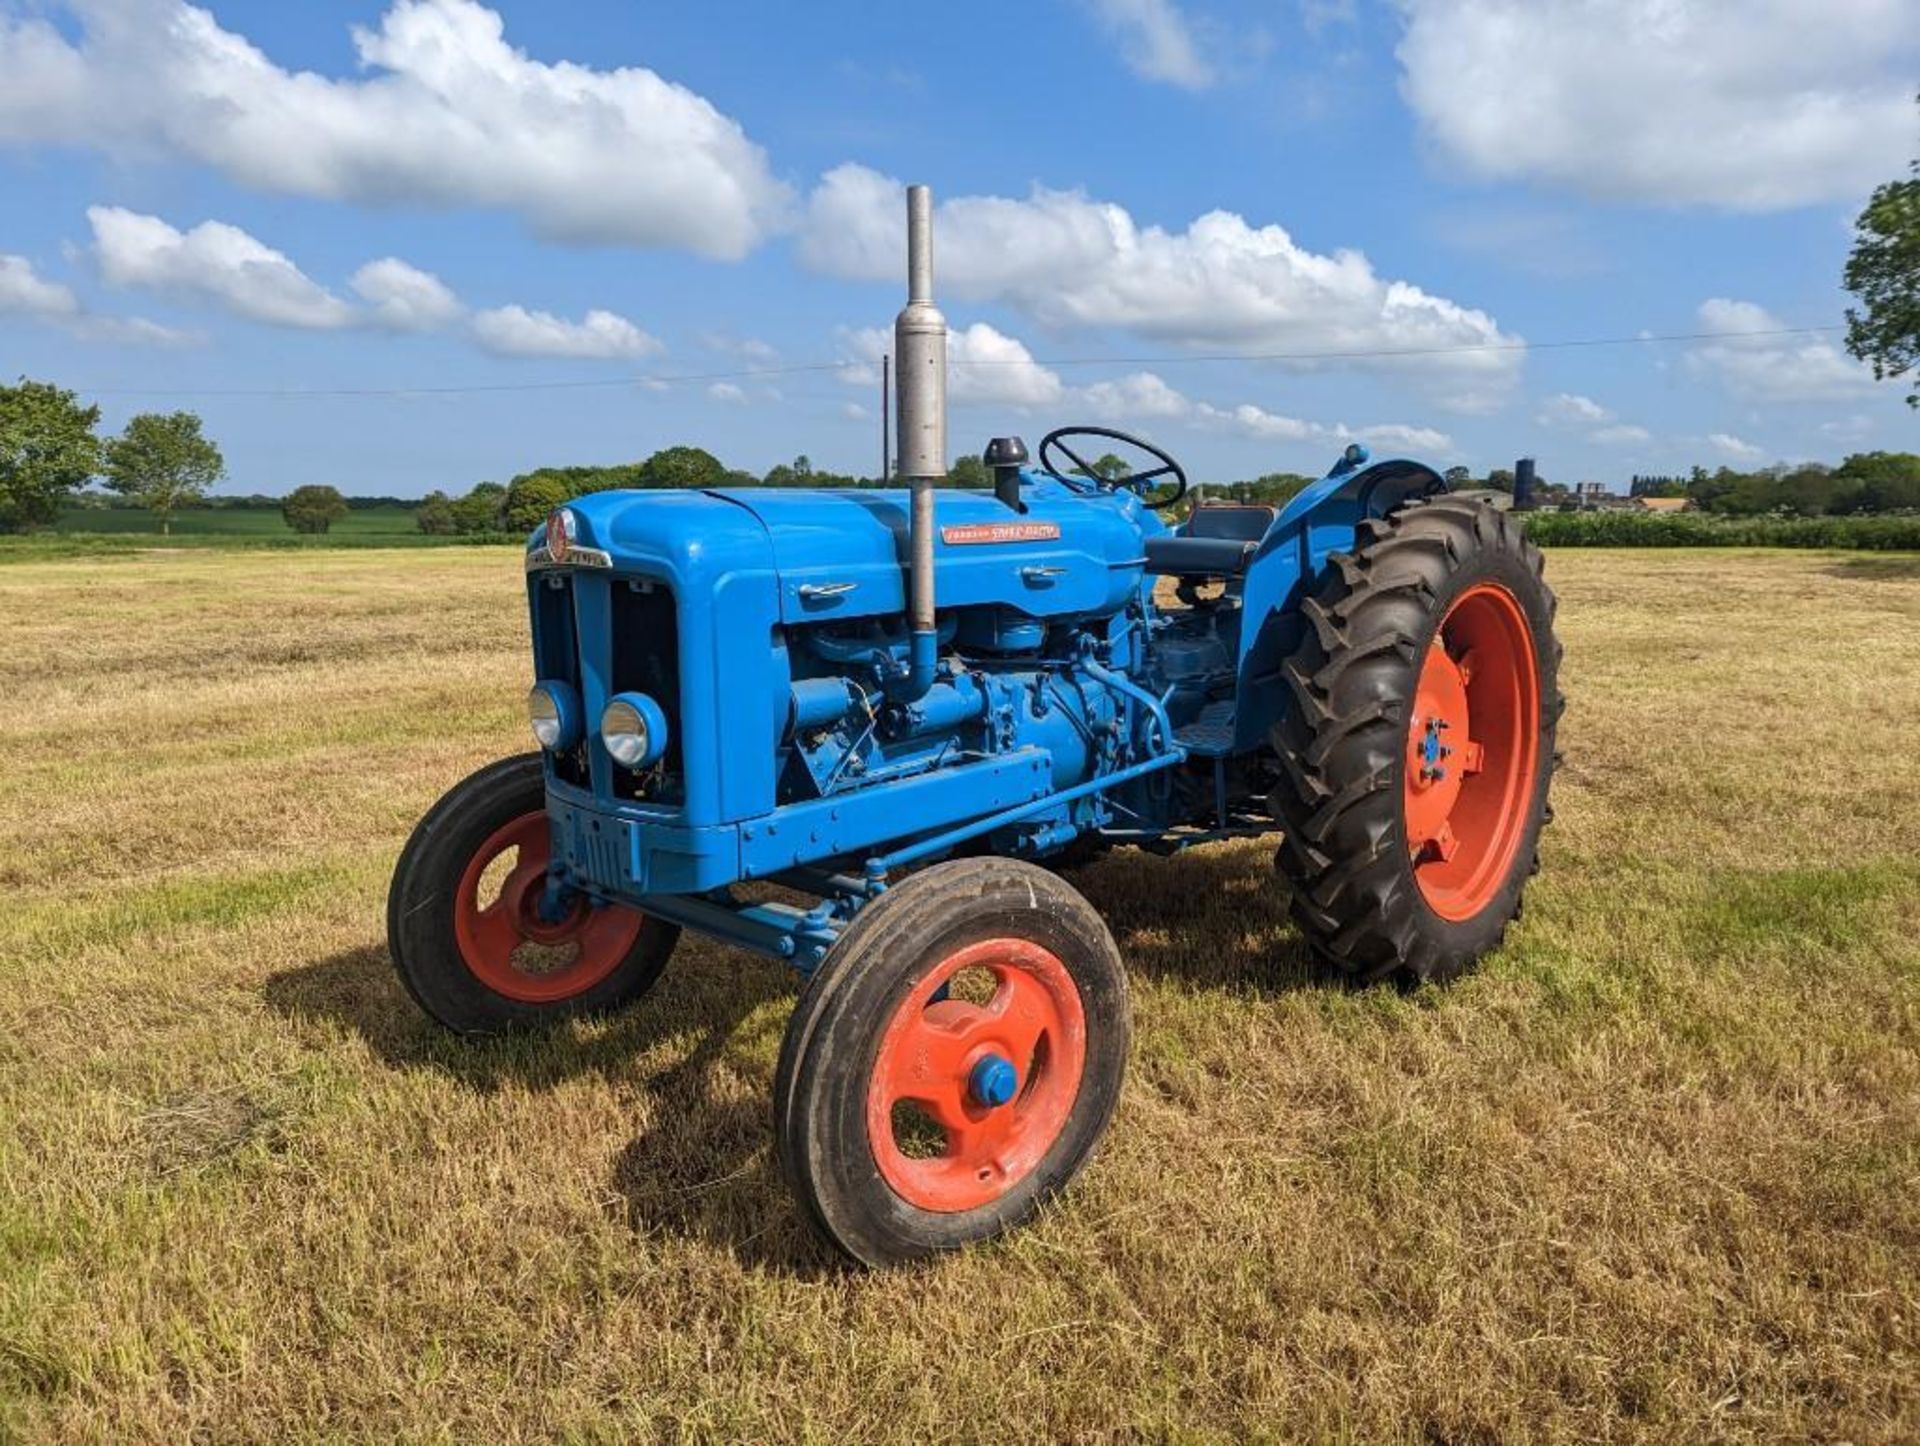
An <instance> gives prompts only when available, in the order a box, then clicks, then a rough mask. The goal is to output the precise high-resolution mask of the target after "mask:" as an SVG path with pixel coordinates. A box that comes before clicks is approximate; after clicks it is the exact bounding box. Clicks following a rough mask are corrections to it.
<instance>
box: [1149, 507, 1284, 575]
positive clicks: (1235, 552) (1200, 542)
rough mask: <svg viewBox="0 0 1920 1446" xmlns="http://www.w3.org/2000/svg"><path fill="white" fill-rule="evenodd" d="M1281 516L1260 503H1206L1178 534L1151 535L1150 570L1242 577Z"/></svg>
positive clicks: (1195, 509) (1196, 509)
mask: <svg viewBox="0 0 1920 1446" xmlns="http://www.w3.org/2000/svg"><path fill="white" fill-rule="evenodd" d="M1278 515H1279V513H1278V510H1277V509H1275V508H1272V507H1268V506H1266V505H1264V504H1261V503H1242V502H1215V503H1202V504H1201V505H1200V506H1198V507H1196V508H1194V509H1193V515H1192V516H1191V517H1189V518H1188V519H1187V521H1186V524H1185V525H1184V526H1183V527H1181V529H1180V530H1179V531H1178V532H1175V533H1171V534H1169V535H1168V536H1166V537H1149V538H1148V539H1147V570H1148V571H1149V572H1157V573H1162V574H1165V575H1167V576H1170V577H1238V576H1240V574H1241V573H1243V572H1245V571H1246V570H1247V564H1248V563H1249V562H1251V561H1253V555H1254V553H1255V552H1257V551H1258V550H1259V548H1260V542H1261V539H1262V538H1264V537H1265V536H1266V535H1267V529H1268V528H1269V527H1271V526H1273V519H1274V518H1275V517H1276V516H1278Z"/></svg>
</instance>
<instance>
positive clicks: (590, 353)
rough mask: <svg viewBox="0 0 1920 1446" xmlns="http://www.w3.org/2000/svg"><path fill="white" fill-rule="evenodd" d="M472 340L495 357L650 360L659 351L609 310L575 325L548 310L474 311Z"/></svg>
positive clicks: (656, 343) (595, 312)
mask: <svg viewBox="0 0 1920 1446" xmlns="http://www.w3.org/2000/svg"><path fill="white" fill-rule="evenodd" d="M473 335H474V339H475V340H476V341H478V342H479V343H480V345H481V346H482V347H484V348H485V349H486V350H488V351H490V352H492V353H494V354H495V355H496V356H540V357H582V358H588V359H592V360H600V361H607V360H615V359H619V358H629V357H643V356H649V355H651V354H653V353H654V352H657V351H660V350H662V349H663V348H662V346H661V344H660V342H659V341H658V340H657V339H655V338H654V337H651V336H648V335H647V333H646V332H644V331H642V330H640V328H639V327H637V326H635V325H634V324H633V323H632V322H630V321H628V320H627V319H626V318H625V317H624V316H618V315H616V314H615V313H613V312H611V311H601V310H598V309H596V310H593V311H589V312H588V313H587V314H586V316H585V318H584V319H583V320H580V321H568V320H566V319H565V318H563V317H558V316H555V315H554V314H553V313H552V312H550V311H529V310H528V309H527V308H526V307H524V306H499V307H495V308H493V309H492V310H491V311H481V312H476V313H475V314H474V318H473Z"/></svg>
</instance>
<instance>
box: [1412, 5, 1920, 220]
mask: <svg viewBox="0 0 1920 1446" xmlns="http://www.w3.org/2000/svg"><path fill="white" fill-rule="evenodd" d="M1399 3H1400V7H1401V9H1402V11H1403V12H1404V14H1405V17H1406V33H1405V35H1404V36H1403V38H1402V39H1401V42H1400V46H1399V52H1398V53H1399V58H1400V62H1401V65H1402V67H1403V69H1404V76H1403V79H1402V82H1401V90H1402V92H1403V94H1404V95H1405V97H1406V100H1407V102H1408V104H1409V105H1410V106H1411V107H1412V109H1413V111H1414V114H1415V116H1416V117H1417V118H1418V120H1419V123H1420V125H1421V127H1422V129H1423V130H1424V132H1425V134H1426V136H1427V137H1428V138H1429V139H1430V140H1431V141H1433V142H1434V143H1435V144H1436V145H1437V146H1438V147H1439V149H1440V150H1441V152H1442V153H1444V154H1445V155H1446V156H1448V157H1450V158H1451V159H1452V160H1454V161H1456V162H1457V163H1459V164H1460V165H1461V166H1462V167H1463V168H1464V169H1465V170H1467V171H1468V172H1469V173H1471V174H1473V175H1476V176H1480V177H1484V178H1487V179H1490V180H1538V181H1546V182H1549V183H1552V184H1557V185H1561V186H1566V187H1569V188H1571V189H1573V190H1576V191H1579V192H1582V193H1584V194H1587V195H1590V196H1595V197H1598V198H1600V199H1604V200H1611V201H1623V200H1624V201H1641V202H1653V203H1659V204H1670V205H1709V206H1718V207H1726V208H1730V209H1736V210H1772V209H1778V208H1781V207H1788V206H1799V205H1806V204H1810V203H1814V202H1820V201H1836V200H1837V201H1851V200H1854V199H1857V198H1858V197H1860V196H1861V195H1862V194H1863V193H1864V192H1865V191H1866V190H1867V189H1868V188H1869V187H1871V186H1872V185H1874V184H1875V183H1877V182H1879V181H1882V180H1885V179H1886V178H1887V177H1888V176H1891V175H1896V174H1898V173H1899V171H1900V170H1901V168H1902V167H1903V166H1904V164H1905V162H1906V161H1907V159H1908V156H1909V145H1910V143H1911V140H1912V133H1913V75H1914V72H1915V69H1916V65H1917V64H1920V6H1916V5H1915V4H1914V3H1913V0H1824V3H1821V4H1817V5H1816V4H1809V3H1807V0H1399Z"/></svg>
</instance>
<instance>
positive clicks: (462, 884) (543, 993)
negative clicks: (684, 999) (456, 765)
mask: <svg viewBox="0 0 1920 1446" xmlns="http://www.w3.org/2000/svg"><path fill="white" fill-rule="evenodd" d="M510 854H511V855H512V856H513V857H512V861H511V863H510V864H509V863H507V862H506V860H507V858H508V856H509V855H510ZM546 863H547V816H546V780H545V777H544V774H543V772H542V769H541V762H540V755H539V754H537V753H529V754H522V755H521V756H519V757H516V758H506V759H502V760H501V761H500V762H498V763H495V764H491V765H490V766H488V767H486V768H483V769H481V770H480V771H479V772H478V773H475V774H473V775H472V776H471V777H468V778H465V779H463V780H462V781H461V782H459V783H457V784H455V785H454V786H453V787H452V788H451V789H449V790H448V792H447V793H446V795H445V796H444V797H443V798H441V800H440V801H439V802H438V803H436V804H435V805H434V806H433V807H432V808H431V809H429V810H428V811H427V815H426V817H425V818H423V819H421V820H420V823H419V825H418V827H416V828H415V829H414V831H413V837H411V838H410V839H408V840H407V846H406V848H405V849H404V850H402V851H401V854H400V861H399V863H398V864H396V865H395V867H394V871H393V884H392V887H391V888H390V889H389V890H388V893H387V949H388V952H389V953H390V954H391V955H392V956H393V964H394V968H395V969H396V970H398V971H399V974H400V981H401V983H403V984H404V985H405V986H406V989H407V992H408V993H409V994H411V995H412V996H413V998H414V1001H415V1002H416V1003H417V1004H419V1006H420V1007H421V1008H422V1009H424V1010H425V1011H426V1012H427V1013H428V1014H429V1015H431V1016H432V1017H433V1018H434V1019H435V1020H437V1021H439V1022H440V1023H441V1024H443V1025H445V1026H446V1027H447V1028H448V1029H451V1030H453V1031H454V1032H455V1033H457V1034H475V1035H484V1034H502V1033H505V1032H508V1031H510V1030H515V1029H524V1028H527V1027H529V1026H534V1025H543V1024H549V1023H551V1022H553V1021H555V1020H558V1019H564V1018H570V1017H572V1016H575V1015H580V1014H597V1013H601V1012H603V1011H606V1010H610V1009H617V1008H618V1007H620V1006H621V1005H623V1004H628V1003H631V1002H632V1001H633V1000H635V999H638V998H639V997H640V996H641V995H643V994H645V993H646V992H647V991H648V990H649V989H651V988H652V987H653V986H654V983H655V982H656V981H657V980H658V979H659V978H660V975H661V973H662V972H663V971H664V970H665V969H666V967H667V960H668V959H669V958H670V957H671V956H672V954H673V949H674V945H675V944H676V943H677V942H678V941H679V938H680V929H679V927H678V926H677V925H674V924H668V923H665V922H663V921H662V920H659V919H655V918H653V917H651V916H649V915H646V914H642V913H640V912H639V911H638V910H636V909H629V908H624V907H621V906H618V905H596V904H593V903H591V902H589V901H587V900H586V899H578V900H575V901H574V904H573V906H572V908H571V910H570V911H569V912H568V913H567V914H566V915H565V916H564V917H562V918H560V919H557V920H554V921H552V922H548V921H546V920H544V919H542V918H541V917H540V916H539V912H538V908H539V899H540V894H541V893H542V891H543V889H544V884H545V876H546ZM494 875H499V876H503V877H501V879H500V882H499V887H498V893H497V897H495V898H493V899H491V900H487V899H483V898H482V897H481V896H480V894H481V889H482V888H483V886H485V885H487V884H488V883H490V882H491V880H492V876H494Z"/></svg>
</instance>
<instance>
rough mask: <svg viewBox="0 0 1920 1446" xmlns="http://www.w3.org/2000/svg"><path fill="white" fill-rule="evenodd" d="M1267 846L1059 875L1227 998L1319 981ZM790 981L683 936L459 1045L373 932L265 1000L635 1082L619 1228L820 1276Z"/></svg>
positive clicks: (823, 1255)
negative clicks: (603, 1009) (645, 959)
mask: <svg viewBox="0 0 1920 1446" xmlns="http://www.w3.org/2000/svg"><path fill="white" fill-rule="evenodd" d="M1271 855H1272V842H1271V841H1270V840H1263V841H1260V842H1257V843H1252V844H1237V845H1214V846H1209V847H1205V848H1201V849H1196V850H1192V851H1190V852H1187V853H1184V854H1181V855H1178V856H1177V857H1174V858H1159V857H1155V856H1153V855H1151V854H1144V853H1141V852H1139V851H1137V850H1132V849H1122V850H1117V851H1115V852H1114V853H1113V854H1110V855H1108V856H1107V857H1105V858H1103V859H1101V860H1100V861H1098V862H1097V863H1094V864H1091V865H1088V866H1085V867H1083V868H1079V869H1076V870H1074V871H1072V872H1071V873H1069V874H1068V875H1066V877H1067V878H1068V879H1069V880H1070V881H1071V882H1072V883H1073V885H1074V886H1075V887H1076V888H1078V889H1079V890H1080V891H1081V892H1082V893H1084V894H1085V895H1086V896H1087V898H1088V900H1089V901H1090V902H1091V903H1092V904H1093V906H1094V907H1095V908H1096V909H1098V910H1099V911H1100V913H1101V915H1102V916H1103V917H1104V918H1105V919H1106V920H1107V922H1108V925H1109V927H1110V928H1111V929H1112V930H1113V935H1114V939H1115V941H1116V942H1117V943H1118V944H1119V946H1120V951H1121V954H1122V956H1123V957H1124V958H1125V959H1126V961H1127V966H1128V969H1129V971H1130V972H1132V973H1134V974H1135V975H1136V976H1137V977H1141V978H1143V979H1146V980H1151V981H1167V982H1172V983H1178V984H1180V985H1182V986H1184V987H1187V988H1200V989H1210V990H1218V991H1220V992H1222V993H1227V994H1247V993H1268V992H1281V991H1287V990H1293V989H1301V988H1323V987H1328V986H1329V983H1330V981H1329V977H1328V975H1327V974H1326V972H1325V971H1323V970H1322V969H1321V968H1320V967H1319V966H1318V965H1317V964H1316V963H1315V962H1314V961H1313V959H1312V957H1311V955H1310V954H1309V952H1308V950H1307V948H1306V945H1305V943H1304V942H1303V941H1302V940H1301V938H1300V936H1299V934H1298V933H1297V932H1296V931H1295V930H1294V929H1293V927H1292V926H1291V925H1290V924H1289V923H1288V922H1287V917H1286V895H1285V892H1284V890H1283V889H1282V887H1281V885H1280V882H1279V880H1278V878H1277V877H1276V876H1275V875H1274V873H1273V869H1272V865H1271V862H1270V860H1271ZM793 989H794V986H793V982H792V980H791V978H790V977H789V976H788V975H787V974H786V972H785V970H784V969H782V968H781V967H780V966H778V965H776V964H773V963H771V962H769V961H766V960H761V959H757V958H755V957H753V956H751V955H748V954H745V953H742V952H740V951H737V950H732V949H727V948H725V947H723V946H721V945H719V944H715V943H712V942H710V941H707V940H702V939H695V938H691V937H688V938H684V939H683V940H682V942H681V945H680V948H679V950H678V951H677V953H676V954H675V956H674V960H673V963H672V964H671V966H669V968H668V970H667V972H666V974H665V976H664V977H663V978H662V980H661V982H660V984H659V985H658V986H657V987H656V988H655V990H654V991H653V993H652V994H650V995H648V996H647V997H646V998H645V999H643V1000H640V1001H639V1002H638V1003H636V1004H634V1005H632V1006H631V1007H630V1008H628V1009H626V1010H623V1011H622V1012H620V1013H618V1014H615V1015H612V1016H610V1017H608V1018H607V1019H605V1020H601V1021H594V1022H588V1023H578V1024H563V1025H560V1026H559V1027H557V1028H555V1029H553V1030H550V1031H547V1032H544V1033H532V1034H525V1035H519V1036H515V1037H511V1038H505V1039H494V1040H462V1039H458V1038H455V1037H454V1036H452V1035H449V1034H447V1033H446V1032H445V1031H443V1030H441V1029H440V1028H439V1027H438V1026H437V1025H435V1024H433V1023H432V1022H431V1021H430V1020H428V1019H427V1018H426V1016H425V1015H423V1014H422V1013H421V1012H420V1010H419V1008H418V1007H417V1006H416V1005H415V1004H414V1002H413V1000H412V999H411V998H409V997H408V996H407V994H406V991H405V990H404V989H403V988H402V987H401V985H400V982H399V980H398V979H397V978H396V977H395V975H394V972H393V966H392V964H391V963H390V961H389V960H388V957H387V951H386V949H385V948H384V947H383V946H381V945H379V944H367V945H364V946H362V947H359V948H355V949H349V950H346V951H344V952H342V953H338V954H334V955H331V956H330V957H327V958H324V959H320V960H318V961H316V962H314V963H311V964H306V965H302V966H300V967H298V968H294V969H289V970H286V971H284V972H282V973H280V974H277V975H274V976H273V977H272V978H270V979H269V980H268V981H267V984H266V989H265V995H266V1000H267V1003H268V1004H269V1005H270V1006H271V1007H272V1008H273V1009H275V1010H276V1011H277V1012H278V1013H280V1014H281V1015H283V1016H285V1017H286V1018H287V1019H289V1020H291V1021H293V1022H294V1023H295V1024H296V1025H299V1026H301V1027H303V1028H306V1029H310V1030H315V1031H317V1032H319V1033H321V1034H323V1035H326V1036H329V1037H334V1036H335V1034H336V1031H338V1030H339V1029H342V1028H344V1029H345V1030H347V1031H349V1032H350V1033H352V1034H353V1035H356V1036H358V1037H359V1038H360V1039H361V1040H362V1041H364V1042H365V1043H366V1045H367V1046H368V1047H369V1048H370V1049H371V1050H372V1051H373V1053H374V1054H375V1055H376V1056H377V1057H378V1058H379V1059H380V1060H381V1061H382V1062H383V1063H384V1064H386V1065H387V1066H389V1067H391V1068H393V1069H397V1070H419V1069H425V1070H433V1071H437V1072H439V1073H441V1074H444V1075H446V1076H449V1077H450V1078H452V1079H453V1080H454V1081H456V1082H457V1083H459V1084H460V1085H462V1086H463V1087H466V1088H468V1089H472V1090H475V1091H482V1092H490V1091H494V1090H498V1089H501V1088H504V1087H509V1086H511V1087H514V1088H519V1089H526V1090H533V1091H543V1090H551V1089H555V1088H557V1087H559V1086H561V1085H564V1084H566V1083H568V1082H570V1081H574V1080H577V1079H581V1078H583V1077H588V1076H598V1077H600V1078H601V1079H603V1080H604V1081H606V1083H607V1084H608V1086H609V1087H610V1089H611V1090H612V1091H613V1092H615V1093H616V1094H617V1095H620V1096H624V1097H625V1099H626V1100H628V1101H631V1100H632V1098H633V1094H634V1092H636V1091H637V1092H638V1094H639V1096H640V1098H639V1100H638V1101H637V1102H634V1103H623V1104H621V1105H620V1106H619V1107H620V1108H621V1109H623V1110H627V1111H629V1112H630V1113H631V1114H632V1115H637V1116H639V1117H641V1118H644V1119H645V1120H646V1121H647V1125H646V1128H645V1129H644V1130H643V1131H642V1132H641V1133H639V1134H638V1135H636V1136H635V1137H634V1138H633V1139H632V1140H630V1141H629V1142H628V1143H627V1144H626V1145H625V1146H624V1147H623V1148H622V1149H621V1150H620V1152H619V1154H618V1155H617V1157H616V1158H615V1161H614V1166H613V1171H612V1179H611V1181H610V1183H611V1185H612V1187H613V1193H614V1197H615V1198H614V1203H613V1204H612V1207H611V1208H613V1209H614V1210H616V1211H617V1212H619V1213H620V1215H621V1216H622V1218H623V1221H624V1223H625V1224H626V1225H627V1226H628V1227H629V1228H630V1229H632V1230H633V1231H634V1232H635V1233H636V1234H638V1235H655V1234H666V1235H678V1236H681V1237H684V1238H687V1239H690V1240H696V1241H699V1242H701V1243H703V1244H706V1245H708V1246H711V1247H713V1248H715V1249H718V1250H721V1251H724V1252H725V1253H727V1254H728V1255H730V1256H732V1257H733V1259H734V1260H735V1261H736V1262H737V1263H738V1264H739V1265H741V1266H742V1267H744V1268H747V1269H752V1270H756V1271H768V1272H776V1273H780V1274H786V1275H799V1276H803V1277H809V1278H815V1277H822V1276H831V1275H835V1274H838V1273H840V1272H841V1271H842V1270H843V1269H844V1268H845V1267H844V1266H843V1264H842V1262H841V1261H840V1259H839V1257H838V1256H837V1255H836V1254H834V1253H833V1252H832V1251H831V1250H830V1249H829V1248H828V1247H826V1246H824V1245H822V1244H821V1243H820V1242H819V1241H818V1240H817V1239H816V1238H815V1236H814V1235H813V1233H812V1232H811V1231H810V1230H809V1229H808V1228H807V1226H806V1224H805V1222H804V1220H803V1219H802V1218H801V1216H800V1212H799V1210H798V1208H797V1207H796V1205H795V1202H794V1200H793V1197H792V1196H791V1195H790V1194H789V1193H788V1191H787V1188H786V1184H785V1182H784V1181H783V1180H782V1179H781V1177H780V1170H779V1166H778V1163H777V1161H776V1159H775V1155H774V1148H773V1125H772V1117H771V1109H770V1106H769V1097H770V1094H771V1090H772V1083H773V1061H774V1057H775V1055H776V1053H777V1052H778V1049H779V1043H780V1035H781V1032H782V1030H784V1028H785V1026H786V1019H787V1011H786V1007H785V1006H786V1005H787V1003H788V1002H790V1000H791V998H792V994H793ZM775 1004H778V1005H779V1007H777V1008H775V1007H770V1006H773V1005H775ZM689 1041H690V1042H691V1047H690V1048H687V1047H686V1046H687V1044H688V1042H689ZM649 1056H657V1057H655V1058H649Z"/></svg>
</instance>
